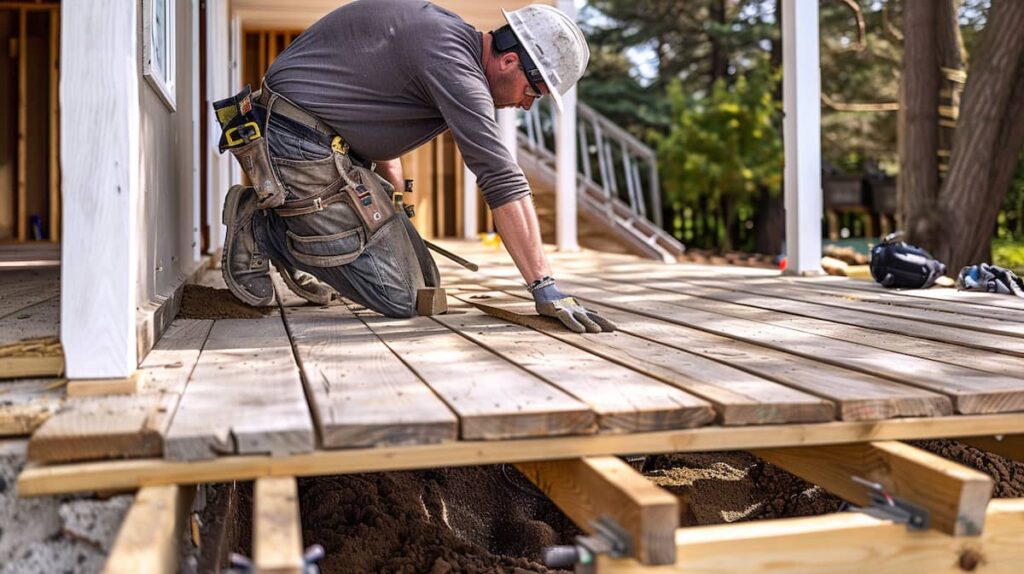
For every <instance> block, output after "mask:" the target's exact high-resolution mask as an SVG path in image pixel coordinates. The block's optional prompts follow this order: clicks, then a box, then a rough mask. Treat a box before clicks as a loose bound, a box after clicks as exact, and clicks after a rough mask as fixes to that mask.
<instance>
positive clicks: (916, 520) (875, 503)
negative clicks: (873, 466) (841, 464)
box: [850, 476, 931, 530]
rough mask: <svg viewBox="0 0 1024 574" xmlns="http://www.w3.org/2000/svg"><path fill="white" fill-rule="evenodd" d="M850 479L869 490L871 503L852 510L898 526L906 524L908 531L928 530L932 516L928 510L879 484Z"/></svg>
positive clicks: (857, 478) (861, 479)
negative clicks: (890, 521)
mask: <svg viewBox="0 0 1024 574" xmlns="http://www.w3.org/2000/svg"><path fill="white" fill-rule="evenodd" d="M850 478H852V479H853V481H854V482H856V483H857V484H859V485H861V486H864V487H866V488H867V489H868V500H869V501H870V502H871V504H870V506H865V507H853V508H852V510H854V511H856V512H863V513H864V514H867V515H869V516H874V517H875V518H881V519H883V520H892V521H893V522H896V523H898V524H906V525H907V530H928V527H929V526H930V525H931V516H930V515H929V513H928V509H927V508H924V507H923V506H920V505H917V504H914V503H913V502H910V501H909V500H904V499H902V498H899V497H896V496H893V495H891V494H889V493H888V492H886V491H885V487H884V486H882V485H881V484H879V483H877V482H871V481H870V480H865V479H863V478H861V477H859V476H852V477H850Z"/></svg>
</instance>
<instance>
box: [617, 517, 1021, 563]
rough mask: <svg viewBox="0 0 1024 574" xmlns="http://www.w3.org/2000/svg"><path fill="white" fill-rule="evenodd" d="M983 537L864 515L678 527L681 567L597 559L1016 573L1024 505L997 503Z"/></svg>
mask: <svg viewBox="0 0 1024 574" xmlns="http://www.w3.org/2000/svg"><path fill="white" fill-rule="evenodd" d="M985 522H986V527H985V532H983V533H982V534H981V535H980V536H978V537H976V538H967V539H965V538H957V537H952V536H948V535H946V534H943V533H941V532H938V531H935V530H929V531H927V532H908V531H907V529H906V526H904V525H902V524H895V523H893V522H891V521H888V520H881V519H878V518H874V517H872V516H867V515H864V514H859V513H851V512H845V513H841V514H830V515H826V516H815V517H811V518H784V519H778V520H762V521H756V522H746V523H741V524H724V525H715V526H699V527H694V528H680V529H679V530H678V531H677V532H676V548H677V552H676V563H675V564H674V565H672V566H663V567H657V568H652V567H650V566H645V565H642V564H640V563H639V562H637V561H636V560H632V559H613V558H608V557H599V559H598V562H597V571H598V572H601V573H602V574H658V573H664V574H669V573H671V572H701V573H702V574H735V573H736V572H771V573H772V574H818V573H820V572H828V573H829V574H864V572H865V571H868V572H872V573H873V574H897V573H902V572H928V573H929V574H932V573H936V574H961V573H963V572H974V571H977V572H989V573H993V574H995V573H1001V574H1014V573H1016V572H1019V571H1020V565H1021V563H1022V562H1024V545H1022V544H1020V540H1021V539H1024V499H1020V498H1017V499H1003V500H999V499H997V500H993V501H992V502H991V503H989V508H988V512H987V516H986V519H985Z"/></svg>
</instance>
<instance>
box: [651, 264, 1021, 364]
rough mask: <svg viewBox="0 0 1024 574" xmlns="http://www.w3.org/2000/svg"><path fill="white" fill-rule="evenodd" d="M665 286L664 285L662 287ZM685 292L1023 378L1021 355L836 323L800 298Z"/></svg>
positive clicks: (734, 313) (734, 309) (815, 329)
mask: <svg viewBox="0 0 1024 574" xmlns="http://www.w3.org/2000/svg"><path fill="white" fill-rule="evenodd" d="M665 284H666V283H660V285H665ZM673 284H675V283H673ZM684 290H685V291H686V293H687V294H688V295H697V296H700V297H706V298H708V299H713V300H715V301H722V302H725V303H736V305H717V304H714V303H703V302H700V301H699V300H695V302H696V303H699V304H700V306H701V308H703V309H705V310H710V311H714V312H720V313H724V314H727V315H729V316H731V317H737V318H741V319H750V320H753V321H761V322H763V323H771V324H773V325H779V326H782V327H789V328H791V329H796V330H798V331H803V332H805V333H813V334H816V335H823V336H826V337H831V338H834V339H840V340H843V341H848V342H851V343H857V344H860V345H865V346H868V347H876V348H879V349H884V350H887V351H896V352H899V353H903V354H906V355H913V356H915V357H921V358H924V359H931V360H934V361H941V362H946V363H951V364H953V365H959V366H962V367H969V368H971V369H977V370H979V371H985V372H989V373H997V374H1000V375H1006V376H1009V377H1019V376H1020V375H1021V374H1022V371H1021V359H1020V358H1019V357H1015V356H1012V355H1006V354H1002V353H994V352H992V351H986V350H983V349H976V348H971V347H963V346H960V345H956V344H954V343H943V342H939V341H932V340H926V339H919V338H917V337H911V336H907V335H902V334H897V333H886V332H880V331H876V330H874V329H872V328H869V327H870V326H871V324H872V321H871V320H866V321H864V324H865V326H863V327H861V326H857V325H852V324H844V323H837V322H834V321H832V319H833V313H832V312H831V311H829V310H823V309H820V308H817V307H818V306H814V305H811V306H805V305H804V304H803V303H801V302H798V301H788V300H780V299H777V298H774V297H760V296H757V295H750V294H745V293H735V292H731V291H723V290H720V289H709V288H706V287H698V286H688V287H686V288H685V289H684ZM781 311H785V312H781Z"/></svg>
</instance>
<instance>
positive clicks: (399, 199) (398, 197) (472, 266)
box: [394, 179, 480, 271]
mask: <svg viewBox="0 0 1024 574" xmlns="http://www.w3.org/2000/svg"><path fill="white" fill-rule="evenodd" d="M412 183H413V180H411V179H407V180H405V189H404V190H402V191H398V189H395V196H394V200H395V209H396V210H398V209H404V210H405V214H406V215H408V216H409V217H410V218H411V217H413V216H414V215H416V207H415V206H414V205H411V204H409V205H406V203H405V194H407V193H412ZM423 243H425V244H426V245H427V248H428V249H430V250H431V251H433V252H434V253H437V254H438V255H443V256H444V257H447V258H448V259H451V260H452V261H454V262H456V263H458V264H459V265H461V266H463V267H465V268H466V269H469V270H470V271H479V270H480V266H479V265H477V264H476V263H473V262H472V261H469V260H468V259H465V258H462V257H459V256H458V255H456V254H454V253H452V252H451V251H448V250H447V249H445V248H443V247H440V246H438V245H435V244H433V243H431V242H429V241H426V240H424V241H423Z"/></svg>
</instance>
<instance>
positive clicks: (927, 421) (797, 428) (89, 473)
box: [18, 414, 1024, 496]
mask: <svg viewBox="0 0 1024 574" xmlns="http://www.w3.org/2000/svg"><path fill="white" fill-rule="evenodd" d="M1022 433H1024V417H1022V416H1020V415H1019V414H1003V415H984V416H953V417H936V418H907V419H893V420H881V421H864V422H831V423H814V424H796V425H775V426H772V427H770V428H767V429H766V428H765V427H763V426H740V427H718V426H715V427H703V428H695V429H676V430H670V431H661V432H649V433H634V434H601V435H596V436H568V437H551V438H545V439H510V440H504V441H458V442H450V443H441V444H428V445H412V446H382V447H379V448H370V449H345V450H331V451H317V452H313V453H308V454H300V455H292V456H286V457H285V456H282V457H271V456H232V457H224V458H219V459H214V460H204V461H192V462H174V461H166V460H161V459H145V460H128V461H110V462H91V463H79V464H68V465H60V466H52V465H51V466H39V465H35V464H33V465H30V466H29V467H28V468H26V470H25V471H23V472H22V473H21V475H20V476H19V477H18V493H19V494H20V495H22V496H38V495H43V494H57V493H62V492H81V491H89V490H96V489H98V488H107V489H110V488H137V487H139V486H140V485H143V484H197V483H203V482H223V481H228V480H252V479H255V478H259V477H263V476H319V475H330V474H349V473H358V472H387V471H393V470H410V469H419V468H436V467H438V466H469V465H480V464H498V463H516V462H526V461H534V460H559V459H566V458H573V457H580V456H598V455H609V454H631V453H637V452H643V453H649V454H656V453H666V452H700V451H711V450H752V449H762V448H774V447H787V446H792V445H794V444H799V445H806V446H811V445H834V444H846V443H862V442H867V441H878V440H913V439H926V438H942V437H950V436H958V437H967V436H986V435H996V434H1022Z"/></svg>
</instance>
